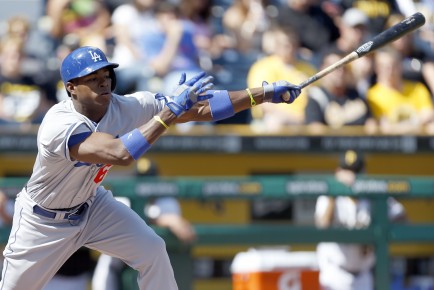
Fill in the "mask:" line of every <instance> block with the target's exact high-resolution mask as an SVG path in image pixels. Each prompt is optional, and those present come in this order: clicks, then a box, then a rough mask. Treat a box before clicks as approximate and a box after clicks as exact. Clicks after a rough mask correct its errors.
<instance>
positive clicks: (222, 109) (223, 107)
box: [208, 90, 235, 121]
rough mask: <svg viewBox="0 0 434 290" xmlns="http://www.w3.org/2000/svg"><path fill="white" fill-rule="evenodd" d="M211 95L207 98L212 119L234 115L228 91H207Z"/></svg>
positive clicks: (218, 119) (221, 118) (216, 119)
mask: <svg viewBox="0 0 434 290" xmlns="http://www.w3.org/2000/svg"><path fill="white" fill-rule="evenodd" d="M208 93H210V94H212V95H213V97H212V98H210V99H209V107H210V110H211V116H212V119H213V120H214V121H220V120H223V119H226V118H229V117H232V116H233V115H235V111H234V106H233V105H232V102H231V98H230V97H229V93H228V91H214V90H211V91H208Z"/></svg>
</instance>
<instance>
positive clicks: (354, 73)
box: [0, 0, 434, 134]
mask: <svg viewBox="0 0 434 290" xmlns="http://www.w3.org/2000/svg"><path fill="white" fill-rule="evenodd" d="M40 2H41V3H40V5H41V6H42V9H41V11H43V12H42V15H40V17H39V18H38V19H37V20H36V21H35V23H33V22H34V21H31V20H30V19H28V18H26V16H25V15H10V18H8V19H5V20H4V22H3V23H2V24H3V25H2V26H1V27H3V29H2V30H1V31H0V33H1V34H0V60H1V61H0V124H7V125H11V126H22V125H26V124H38V123H39V122H40V121H41V120H42V117H43V116H44V114H45V112H46V111H47V110H48V109H49V108H50V107H51V106H52V105H53V104H54V103H56V102H58V101H61V100H63V99H65V98H68V96H67V95H66V92H65V89H64V87H63V83H62V82H61V80H60V74H59V66H60V63H61V61H62V59H63V58H64V56H65V55H66V54H67V53H68V52H70V51H71V50H73V49H75V48H77V47H79V46H83V45H91V46H97V47H99V48H101V49H102V50H103V51H104V52H105V53H106V54H107V55H108V56H109V58H110V59H111V61H113V62H117V63H119V64H120V66H119V68H118V69H117V86H116V91H115V93H119V94H128V93H130V92H133V91H135V90H150V91H153V92H160V93H165V94H170V93H171V91H172V89H173V87H174V86H175V85H176V83H177V80H178V79H179V76H180V74H181V73H182V72H186V73H187V74H188V75H190V74H194V73H196V72H197V71H200V70H204V71H206V72H207V73H208V74H210V75H212V76H214V78H215V85H216V88H217V89H219V88H225V89H228V90H238V89H239V90H242V89H244V88H245V87H247V86H249V87H258V86H261V85H262V82H263V81H267V82H273V81H277V80H280V79H285V80H288V81H289V82H292V83H295V84H298V83H301V82H302V81H304V80H306V79H307V78H308V77H309V76H311V75H312V74H313V73H315V72H316V71H318V70H320V69H322V68H324V67H326V66H328V65H330V64H332V63H334V62H336V61H337V60H339V59H340V58H342V57H343V56H345V55H346V54H348V53H349V52H351V51H353V50H354V49H355V48H357V47H358V46H359V45H361V44H362V43H363V42H364V41H366V40H367V39H369V38H370V37H372V36H374V35H376V34H378V33H380V32H381V31H384V30H385V29H387V28H388V27H390V26H392V25H394V24H396V23H397V22H399V21H401V20H403V19H404V18H405V17H408V16H410V15H411V14H413V13H415V12H422V13H423V14H424V15H425V17H426V19H427V23H426V24H425V25H424V26H423V27H422V28H420V29H418V30H417V31H416V32H414V33H411V34H408V35H406V36H404V37H402V38H400V39H399V40H397V41H395V42H394V43H393V44H391V45H388V46H386V47H384V48H383V49H380V50H378V51H377V52H375V53H373V54H370V55H369V56H366V57H363V58H361V59H358V60H356V61H354V62H352V63H351V64H349V65H346V66H344V67H342V68H340V69H338V70H336V71H335V72H333V73H331V74H330V75H327V76H326V77H324V78H323V79H321V80H319V81H317V82H315V83H314V84H312V85H310V86H308V87H307V88H306V89H304V90H303V93H302V96H300V97H299V98H298V100H297V101H296V102H295V103H293V104H291V105H287V104H282V105H278V106H266V105H263V106H258V107H257V108H255V109H254V110H251V111H245V112H243V113H240V114H237V115H235V116H234V117H232V118H229V119H226V120H224V121H220V122H217V124H219V123H232V124H252V125H253V126H254V128H255V129H257V130H259V131H261V130H263V131H277V130H279V128H281V127H283V126H284V125H288V124H289V125H294V126H295V125H308V128H309V129H310V130H312V131H313V132H321V131H322V130H324V129H329V128H339V127H342V126H350V125H358V126H364V127H365V129H366V132H368V133H375V132H381V133H386V134H387V133H389V134H397V133H398V134H403V133H404V134H405V133H415V132H416V133H417V132H421V130H425V132H428V133H434V126H433V125H432V124H434V123H433V120H434V114H433V113H434V107H433V92H434V78H433V77H432V75H433V71H434V49H433V48H434V5H433V4H432V1H429V0H373V1H364V0H166V1H157V0H45V1H43V0H40Z"/></svg>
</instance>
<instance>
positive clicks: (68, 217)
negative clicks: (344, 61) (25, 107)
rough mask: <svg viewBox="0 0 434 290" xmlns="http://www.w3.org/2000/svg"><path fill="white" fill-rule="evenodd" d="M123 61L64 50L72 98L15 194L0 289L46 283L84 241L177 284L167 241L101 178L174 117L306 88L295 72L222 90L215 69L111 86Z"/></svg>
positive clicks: (86, 50)
mask: <svg viewBox="0 0 434 290" xmlns="http://www.w3.org/2000/svg"><path fill="white" fill-rule="evenodd" d="M117 66H118V65H117V64H115V63H110V62H108V61H107V58H106V56H105V55H104V53H103V52H102V51H101V50H100V49H98V48H95V47H81V48H78V49H77V50H75V51H73V52H72V53H71V54H69V55H68V56H67V57H66V58H65V59H64V61H63V63H62V65H61V76H62V80H63V82H64V84H65V87H66V90H67V92H68V95H69V96H70V99H69V100H66V101H62V102H60V103H58V104H56V105H54V106H53V107H52V108H51V109H50V110H49V111H48V113H47V114H46V116H45V118H44V120H43V122H42V124H41V125H40V128H39V132H38V136H37V143H38V154H37V157H36V161H35V164H34V167H33V174H32V176H31V177H30V179H29V181H28V183H27V185H26V186H25V187H24V188H23V189H22V191H21V192H20V193H19V194H18V195H17V199H16V203H15V213H14V219H13V225H12V230H11V233H10V237H9V240H8V244H7V245H6V248H5V250H4V253H3V254H4V257H5V261H4V266H3V273H2V277H3V278H2V280H1V282H0V289H2V290H10V289H17V290H22V289H27V290H31V289H41V288H43V286H44V285H45V284H46V283H47V282H48V281H49V280H50V279H51V277H52V276H53V275H54V274H55V273H56V272H57V270H58V269H59V268H60V266H61V265H62V264H63V263H64V262H65V261H66V260H67V258H68V257H69V256H70V255H71V254H72V253H74V252H75V251H76V250H78V249H79V248H80V247H82V246H85V247H88V248H91V249H94V250H97V251H100V252H102V253H105V254H108V255H111V256H114V257H117V258H120V259H122V260H123V261H125V262H126V263H127V264H128V265H129V266H130V267H132V268H134V269H136V270H137V271H138V278H137V280H138V284H139V288H140V289H142V290H143V289H148V290H155V289H164V290H172V289H178V288H177V285H176V281H175V279H174V275H173V270H172V267H171V265H170V261H169V258H168V255H167V252H166V249H165V243H164V241H163V240H162V239H161V238H160V237H159V236H158V235H156V234H155V232H154V231H153V230H152V229H151V228H150V227H148V225H147V224H146V223H145V222H144V220H143V219H141V218H140V216H139V215H137V214H136V213H135V212H134V211H133V210H131V209H130V208H129V207H127V206H125V205H124V204H123V203H121V202H118V201H117V200H116V199H115V198H113V194H112V193H111V192H110V191H109V190H107V189H105V188H104V187H103V186H101V182H102V181H103V179H104V177H105V176H106V175H107V172H108V171H109V169H110V168H111V167H112V165H121V166H125V165H129V164H131V163H132V162H134V160H137V159H138V158H140V156H142V155H143V154H144V153H145V152H146V151H147V150H148V149H149V148H150V147H151V145H152V144H153V143H154V142H155V141H156V140H157V139H158V138H159V137H160V136H161V135H162V134H163V133H164V132H165V130H166V129H167V128H168V127H169V126H170V125H171V124H172V123H178V122H187V121H211V120H220V119H224V118H227V117H230V116H232V115H234V114H235V113H237V112H239V111H242V110H245V109H248V108H250V107H251V106H252V105H256V104H260V103H262V102H274V103H280V102H283V99H282V95H283V94H287V93H288V94H289V95H290V96H291V99H290V101H288V102H292V101H294V100H295V99H296V98H297V97H298V95H299V94H300V88H299V87H298V86H295V85H292V84H290V83H288V82H286V81H279V82H276V83H272V84H264V86H263V87H258V88H253V89H251V90H250V89H246V90H242V91H234V92H228V91H223V90H222V91H213V90H210V89H211V87H212V86H213V84H212V77H210V76H206V75H205V73H201V74H199V75H197V76H195V77H193V78H191V79H189V80H188V81H186V78H185V74H183V75H182V76H181V80H180V82H179V85H178V87H177V88H176V89H175V91H174V93H173V94H172V95H171V96H163V95H161V94H153V93H150V92H137V93H134V94H131V95H127V96H120V95H117V94H114V93H112V91H113V89H114V88H115V86H116V75H115V72H114V68H116V67H117ZM209 166H212V164H209Z"/></svg>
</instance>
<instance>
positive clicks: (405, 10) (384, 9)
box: [336, 0, 416, 36]
mask: <svg viewBox="0 0 434 290" xmlns="http://www.w3.org/2000/svg"><path fill="white" fill-rule="evenodd" d="M336 2H339V3H340V5H341V6H342V9H343V10H346V9H348V8H351V7H353V8H358V9H360V10H361V11H363V12H364V13H365V14H366V15H367V16H368V18H369V21H368V25H367V27H368V32H369V34H370V35H371V36H374V35H377V34H378V33H380V32H382V31H383V30H384V29H385V25H386V22H387V19H388V18H389V16H390V15H391V14H393V13H400V14H403V15H405V16H410V15H411V14H413V13H414V12H416V7H415V4H414V2H413V0H370V1H366V0H336Z"/></svg>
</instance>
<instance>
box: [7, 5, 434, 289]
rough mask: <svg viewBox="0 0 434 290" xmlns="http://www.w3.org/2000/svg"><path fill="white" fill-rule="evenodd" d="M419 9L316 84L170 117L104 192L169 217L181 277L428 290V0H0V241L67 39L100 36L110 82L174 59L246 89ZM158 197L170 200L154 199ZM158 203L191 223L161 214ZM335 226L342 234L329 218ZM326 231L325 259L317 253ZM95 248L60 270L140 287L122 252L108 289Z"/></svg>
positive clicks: (155, 85) (433, 18) (168, 71)
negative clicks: (111, 70) (180, 118)
mask: <svg viewBox="0 0 434 290" xmlns="http://www.w3.org/2000/svg"><path fill="white" fill-rule="evenodd" d="M415 12H421V13H423V14H424V15H425V18H426V20H427V21H426V24H425V25H424V26H423V27H421V28H420V29H418V30H417V31H415V32H413V33H411V34H408V35H406V36H404V37H402V38H400V39H398V40H396V41H395V42H393V43H392V44H390V45H388V46H386V47H384V48H382V49H380V50H378V51H376V52H375V53H372V54H370V55H368V56H365V57H363V58H361V59H358V60H356V61H354V62H352V63H351V64H349V65H347V66H345V67H343V68H340V69H338V70H336V71H335V72H333V73H331V74H330V75H327V76H326V77H324V78H323V79H321V80H319V81H317V82H315V83H313V84H312V85H310V86H309V87H307V88H305V89H304V90H303V93H302V95H301V96H300V97H299V98H298V99H297V100H296V102H294V103H293V104H291V105H287V104H279V105H268V104H264V105H261V106H257V107H255V108H252V109H251V110H247V111H244V112H241V113H239V114H237V115H235V116H233V117H231V118H229V119H226V120H222V121H218V122H214V123H188V124H183V125H177V126H174V127H172V128H170V130H168V131H167V133H166V135H165V136H164V137H163V138H161V139H160V140H159V141H158V142H157V143H156V144H155V145H154V146H153V147H152V149H151V150H150V151H149V153H148V154H147V155H146V156H144V157H143V160H141V162H138V163H137V164H136V165H134V167H128V168H114V169H112V171H111V174H110V177H108V178H107V179H108V181H107V182H108V184H110V182H112V180H114V181H113V182H114V183H113V184H112V186H114V187H115V185H116V184H117V183H116V182H120V183H121V185H120V186H119V188H117V189H116V191H115V193H118V194H119V195H120V196H119V198H120V199H121V200H122V201H123V202H127V203H128V204H129V205H130V206H131V207H132V208H133V209H134V210H137V211H138V212H140V214H141V215H142V216H143V218H145V219H146V220H147V221H149V223H151V224H153V226H155V227H156V230H161V228H168V230H169V232H165V231H164V230H162V231H161V232H159V233H161V234H162V235H163V236H164V237H166V238H167V239H168V240H167V241H168V242H167V244H168V249H169V252H170V253H171V257H172V259H173V260H172V261H173V263H174V268H175V274H177V275H179V276H184V277H183V278H180V280H179V281H180V282H179V283H180V289H182V290H189V289H194V290H204V289H207V290H213V289H219V290H226V289H234V290H246V289H250V290H262V289H267V290H268V289H282V290H283V289H292V290H295V289H313V290H315V289H320V288H319V287H320V284H321V285H322V287H323V289H330V290H331V289H336V290H338V289H341V290H345V289H347V290H351V289H363V290H369V289H377V290H384V289H386V287H388V288H389V289H394V290H416V289H420V290H425V289H434V278H433V277H434V245H433V243H432V241H434V237H432V235H430V233H431V232H433V229H432V228H431V224H433V225H434V210H433V209H434V202H433V197H434V185H432V182H433V181H434V180H432V176H433V173H434V154H433V147H434V126H433V125H434V106H433V93H434V77H433V76H434V26H433V25H434V2H433V1H432V0H370V1H367V0H262V1H261V0H170V1H169V0H167V1H163V0H45V1H43V0H10V1H7V0H2V1H0V177H1V183H0V185H1V186H0V190H2V192H3V193H4V196H3V197H1V198H0V208H1V209H0V217H1V220H2V222H3V227H4V231H2V239H1V240H3V241H5V239H6V238H7V235H8V223H9V222H10V220H9V216H10V213H11V211H12V205H11V204H13V199H14V196H15V194H16V193H17V192H18V191H19V187H20V186H21V183H20V182H21V181H22V180H23V181H22V183H24V182H25V178H27V177H28V176H29V175H30V173H31V171H32V167H33V162H34V158H35V156H36V149H37V148H36V133H37V129H38V125H39V124H40V122H41V120H42V118H43V116H44V114H45V113H46V112H47V110H48V109H49V108H50V107H51V106H52V105H53V104H55V103H57V102H59V101H62V100H64V99H67V98H68V96H67V95H66V93H65V89H64V87H63V83H62V82H61V79H60V74H59V67H60V63H61V61H62V59H63V58H64V57H65V56H66V55H67V54H68V53H69V52H70V51H72V50H73V49H75V48H77V47H79V46H83V45H92V46H97V47H99V48H100V49H102V50H103V51H104V52H105V53H106V55H107V56H108V57H109V58H110V60H111V61H113V62H117V63H119V64H120V66H119V68H118V69H116V73H117V86H116V91H115V93H118V94H129V93H132V92H135V91H138V90H149V91H152V92H160V93H165V94H170V93H171V91H172V89H173V88H174V86H175V85H176V84H177V81H178V79H179V77H180V75H181V73H182V72H187V74H188V75H190V74H195V73H196V72H197V71H199V70H204V71H206V72H207V73H208V74H209V75H212V76H214V78H215V87H216V89H226V90H244V89H245V88H246V87H260V86H262V82H263V81H267V82H274V81H277V80H281V79H283V80H287V81H289V82H291V83H295V84H298V83H301V82H302V81H304V80H306V79H307V78H308V77H309V76H311V75H312V74H314V73H315V72H317V71H319V70H320V69H322V68H324V67H326V66H328V65H330V64H332V63H334V62H336V61H337V60H339V59H340V58H342V57H343V56H345V55H346V54H348V53H350V52H352V51H353V50H354V49H356V48H357V47H358V46H359V45H361V44H362V43H363V42H365V41H366V40H368V39H370V38H371V37H372V36H375V35H377V34H378V33H380V32H381V31H383V30H385V29H387V28H388V27H391V26H392V25H394V24H396V23H398V22H400V21H402V20H403V19H404V18H406V17H408V16H410V15H412V14H413V13H415ZM349 152H350V153H349ZM351 152H352V153H351ZM360 160H362V163H360ZM157 169H158V170H157ZM360 176H362V178H365V179H364V180H367V181H366V182H365V183H363V182H362V181H359V182H358V180H359V177H360ZM16 178H18V179H16ZM21 178H23V179H21ZM245 178H249V182H247V183H244V180H245ZM262 178H265V179H262ZM390 178H391V179H390ZM161 179H163V181H161ZM215 179H216V181H215V182H213V180H215ZM16 180H18V182H15V181H16ZM164 180H166V181H164ZM203 180H207V181H208V183H205V184H202V183H200V182H201V181H203ZM225 180H226V181H225ZM239 180H241V183H239ZM264 180H265V181H264ZM306 180H307V181H306ZM141 181H143V183H140V182H141ZM122 182H123V183H122ZM183 182H186V183H188V182H192V184H193V185H192V186H191V187H188V188H187V189H186V188H185V187H183V186H182V184H183ZM195 182H199V185H198V186H196V187H195V186H194V184H195ZM234 182H235V183H234ZM146 184H148V185H146ZM135 185H141V187H140V186H137V187H134V186H135ZM127 188H128V189H127ZM131 188H135V189H133V190H132V189H131ZM140 188H141V190H145V193H143V192H141V191H140ZM198 188H199V189H198ZM189 191H190V192H189ZM364 192H367V193H368V194H367V195H364V194H363V193H364ZM358 193H359V194H360V196H358V197H356V196H355V195H357V194H358ZM372 193H378V195H376V194H372ZM390 194H392V195H393V197H394V199H393V200H394V201H393V202H392V203H391V201H390V200H389V199H388V198H387V196H388V195H390ZM166 195H169V196H171V197H172V198H173V197H175V198H174V199H173V200H169V201H167V200H164V199H163V200H160V199H158V198H157V197H158V196H166ZM216 196H217V198H216ZM288 196H291V198H288ZM376 196H377V197H376ZM378 196H380V197H378ZM176 197H179V198H176ZM234 197H235V198H234ZM327 197H328V199H327ZM345 198H346V199H345ZM372 202H373V204H374V206H372V208H371V205H372ZM382 206H383V207H382ZM379 208H380V209H379ZM340 210H343V211H340ZM385 212H388V213H389V215H387V214H384V213H385ZM164 213H169V214H173V213H175V214H176V215H178V216H179V217H181V221H179V220H178V222H179V223H181V224H183V225H185V226H186V228H189V227H191V228H190V230H192V231H193V232H185V231H184V230H183V229H186V228H182V227H181V228H177V227H175V226H172V225H171V224H170V223H169V224H168V223H167V222H163V223H160V222H159V220H158V218H159V217H160V215H162V214H164ZM359 219H360V220H359ZM396 223H397V224H398V225H403V224H405V225H406V226H408V225H410V227H406V226H403V227H398V226H397V227H396V228H395V227H394V225H395V224H396ZM268 225H272V226H277V227H276V228H273V227H269V228H267V226H268ZM286 225H287V226H288V233H290V234H288V233H286V234H285V233H284V229H285V227H284V226H286ZM411 225H415V227H414V228H412V227H411ZM416 225H423V226H426V227H421V228H416ZM224 226H228V227H230V226H236V228H235V229H239V230H240V231H238V232H237V231H234V232H229V233H227V232H225V231H224ZM253 226H258V227H253ZM280 226H283V227H282V228H281V227H280ZM293 227H294V228H293ZM340 228H342V229H346V230H349V232H333V230H335V229H340ZM212 229H216V232H213V230H212ZM218 229H223V231H222V233H226V234H222V237H221V238H219V234H218ZM267 229H268V230H269V232H268V231H267ZM311 229H313V230H314V231H313V232H311V231H310V230H311ZM325 229H331V231H329V232H326V233H325V234H324V232H323V231H324V230H325ZM354 229H355V230H361V229H362V230H363V229H365V230H366V232H363V233H365V236H363V234H360V235H358V234H357V233H354V232H353V231H352V230H354ZM244 230H245V232H244ZM274 230H275V231H274ZM282 230H283V231H282ZM389 230H391V232H389ZM393 230H396V231H393ZM261 231H265V232H264V233H262V232H261ZM279 231H280V232H279ZM170 232H171V233H172V235H171V234H170ZM231 233H232V234H231ZM279 233H281V234H279ZM327 233H328V234H327ZM207 235H208V236H207ZM267 235H270V236H276V239H272V238H270V236H267ZM237 236H238V238H239V242H237ZM287 236H288V239H287V240H285V238H286V237H287ZM249 237H250V239H251V241H252V242H251V243H249V242H248V241H249ZM261 237H262V239H261ZM293 237H297V239H295V238H293ZM334 237H335V238H336V241H333V239H334ZM351 237H352V238H353V239H351ZM358 237H360V239H361V240H360V242H357V238H358ZM225 239H228V240H229V241H228V240H225ZM323 239H324V241H323ZM354 239H356V241H354ZM212 240H213V241H214V242H212ZM325 241H327V242H329V243H328V245H325V246H328V247H329V248H327V249H328V250H326V252H329V253H333V255H332V256H333V257H332V258H329V257H325V258H324V256H323V254H321V253H323V252H320V249H321V246H324V244H321V242H325ZM333 242H335V243H333ZM349 243H351V244H353V245H354V244H356V247H352V248H351V247H350V248H349V247H346V246H343V245H348V244H349ZM144 250H146V249H144ZM361 253H363V254H361ZM379 255H380V256H379ZM375 256H377V257H375ZM335 257H341V260H340V261H337V262H336V264H335V266H336V265H337V266H336V267H337V268H336V271H335V272H331V273H330V272H323V270H322V269H323V268H322V267H323V262H324V260H322V259H325V260H327V261H329V260H330V259H331V260H333V259H334V258H335ZM375 258H377V263H379V264H380V268H375V262H374V261H375ZM101 260H102V259H101V257H100V256H99V254H98V253H93V252H89V253H85V254H84V256H80V258H77V259H72V261H70V263H71V264H70V265H69V266H68V267H65V269H63V270H62V271H61V272H59V275H60V277H63V278H65V281H69V280H74V279H75V277H80V278H84V280H85V285H86V286H85V289H95V290H96V289H135V288H134V287H136V286H135V285H134V280H135V272H134V271H131V269H128V268H127V267H125V266H122V265H121V266H119V265H118V264H119V261H109V262H108V264H107V265H108V266H107V265H106V266H105V269H106V272H105V274H104V275H106V276H104V277H107V276H108V275H109V274H107V273H108V272H109V270H107V269H114V268H116V267H115V266H113V265H115V264H116V262H117V264H116V265H118V266H117V270H116V271H112V272H111V274H110V275H113V276H111V277H114V278H116V281H115V282H110V283H111V284H110V283H109V284H110V285H111V286H117V288H109V286H107V285H109V284H105V286H101V285H99V286H97V285H96V284H94V282H92V277H94V274H95V273H96V271H95V269H96V267H97V264H98V265H99V263H100V262H101ZM110 263H112V264H110ZM182 263H189V264H182ZM332 264H333V263H332ZM83 265H85V266H83ZM110 265H112V266H110ZM183 265H184V266H183ZM185 265H188V266H185ZM355 265H356V266H355ZM101 267H102V268H101V269H104V267H103V266H101ZM110 267H111V268H110ZM330 267H333V266H330V265H327V266H326V268H327V269H331V268H330ZM186 269H187V270H186ZM287 270H288V271H289V272H288V271H287ZM102 271H103V272H104V270H102ZM182 271H186V272H182ZM253 273H256V274H257V276H254V277H253V276H252V275H253ZM258 273H259V274H258ZM282 273H283V274H285V275H286V276H285V275H283V274H282ZM288 273H289V274H288ZM363 273H365V274H366V277H365V276H363V275H364V274H363ZM362 274H363V275H362ZM339 275H342V276H339ZM379 275H381V276H382V277H379ZM386 276H387V277H386ZM98 277H99V278H98V279H100V280H99V281H103V279H104V278H100V277H102V276H98ZM282 277H283V278H282ZM306 277H307V278H306ZM330 277H333V279H330ZM335 277H341V278H335ZM360 277H362V278H360ZM255 279H256V280H255ZM336 279H337V280H339V281H349V282H348V285H344V284H345V283H344V282H342V283H337V284H338V285H334V284H333V281H330V280H335V281H337V280H336ZM359 279H360V280H361V281H362V282H357V281H358V280H359ZM94 280H95V279H94ZM181 280H182V281H181ZM253 280H254V281H256V282H252V281H253ZM276 281H277V282H276ZM282 281H283V282H282ZM306 281H307V282H306ZM369 281H371V282H372V283H373V284H374V287H375V288H370V287H371V286H369V285H370V284H369V283H370V282H369ZM65 283H66V282H65ZM279 283H280V284H279ZM310 283H313V284H310ZM364 283H368V284H364ZM379 283H380V284H381V285H378V284H379ZM361 285H362V286H361ZM363 285H365V286H363ZM366 285H368V286H366ZM111 286H110V287H111ZM62 287H63V286H62ZM65 287H66V286H65ZM97 287H103V288H97ZM297 287H298V288H297ZM47 289H48V288H47ZM53 289H56V288H53ZM57 289H67V288H57ZM74 289H78V288H74Z"/></svg>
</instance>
